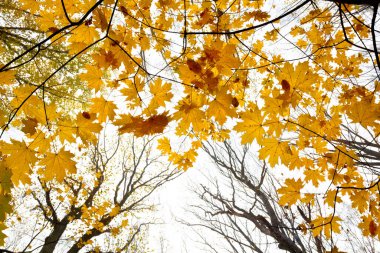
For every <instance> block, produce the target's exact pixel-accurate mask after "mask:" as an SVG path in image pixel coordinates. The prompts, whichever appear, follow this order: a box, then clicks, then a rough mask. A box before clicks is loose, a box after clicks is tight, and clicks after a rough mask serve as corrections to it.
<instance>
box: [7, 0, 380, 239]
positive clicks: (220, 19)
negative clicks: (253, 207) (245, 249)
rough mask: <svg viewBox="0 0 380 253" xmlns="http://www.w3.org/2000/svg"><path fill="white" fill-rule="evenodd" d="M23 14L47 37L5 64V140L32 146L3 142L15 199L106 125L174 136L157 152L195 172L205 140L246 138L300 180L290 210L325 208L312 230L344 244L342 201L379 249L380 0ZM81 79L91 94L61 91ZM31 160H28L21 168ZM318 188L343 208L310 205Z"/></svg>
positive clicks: (227, 2)
mask: <svg viewBox="0 0 380 253" xmlns="http://www.w3.org/2000/svg"><path fill="white" fill-rule="evenodd" d="M12 3H14V4H15V5H16V6H17V7H16V9H18V10H23V11H22V12H17V15H16V14H15V13H14V12H12V11H10V12H6V13H7V15H8V16H9V19H10V20H16V19H17V18H19V16H20V15H28V16H29V15H30V14H32V16H33V17H34V20H35V22H36V24H37V27H38V29H39V30H41V31H43V32H44V33H43V34H42V35H41V38H39V39H38V42H36V43H34V44H33V43H32V44H33V45H28V46H27V49H23V48H20V47H19V49H18V52H17V53H16V54H13V55H12V54H10V56H9V57H5V58H4V59H2V60H1V64H2V66H1V67H0V80H1V82H2V90H1V94H2V97H8V98H10V99H9V100H4V101H5V105H6V108H8V109H7V110H5V109H3V108H2V109H1V112H0V114H1V115H2V116H1V118H3V119H5V120H4V124H3V127H2V134H1V136H2V137H4V136H6V135H10V133H11V131H13V130H14V129H20V130H21V131H22V132H23V133H24V136H23V140H22V141H21V142H20V141H11V142H10V143H9V142H3V143H2V148H1V150H2V151H3V153H4V163H5V164H6V165H4V166H3V169H2V170H3V171H4V170H6V169H5V168H8V170H11V171H12V175H13V176H12V178H11V179H12V180H11V187H13V186H18V185H19V184H20V183H23V184H25V183H28V181H29V175H30V171H31V168H32V167H33V166H45V164H46V161H45V162H44V160H46V158H45V157H44V154H45V153H47V154H50V155H51V154H56V155H59V156H60V155H67V156H68V157H71V155H69V154H67V153H64V150H63V149H59V148H58V149H57V147H61V146H67V145H72V146H74V147H75V148H77V149H79V147H81V148H82V146H84V147H86V146H89V145H92V144H93V143H96V142H97V135H96V134H97V133H98V132H99V131H101V129H102V128H103V127H104V126H105V125H106V124H113V125H115V126H117V127H118V131H119V133H120V134H124V133H133V134H134V135H135V136H137V137H141V136H145V135H153V134H157V133H162V132H164V131H169V130H174V133H175V135H176V136H177V139H173V138H171V137H170V140H169V138H168V137H163V138H162V139H161V140H160V141H159V148H160V149H161V151H162V153H163V154H165V155H167V156H168V159H169V160H170V161H171V162H172V163H173V164H174V165H175V166H177V167H178V168H180V169H183V170H186V169H187V168H189V167H191V166H192V165H193V163H194V162H195V161H196V158H197V154H198V150H199V148H200V147H201V146H202V142H203V141H205V140H209V139H215V140H226V139H228V138H229V137H230V135H231V133H235V132H236V133H238V134H239V135H240V136H241V140H242V143H243V144H248V143H254V144H255V145H258V146H260V150H259V151H258V152H259V158H260V159H261V160H265V161H266V162H267V164H268V165H270V166H271V167H276V165H280V164H281V165H283V166H286V167H287V169H289V170H292V171H299V172H300V173H297V174H294V173H293V174H292V173H289V174H288V175H289V177H288V178H287V179H285V180H283V182H281V185H282V187H281V188H279V194H280V199H279V201H280V204H281V205H283V206H292V205H295V204H297V203H300V202H303V203H304V204H311V205H312V204H313V203H321V205H324V207H325V209H324V210H326V212H325V213H322V214H321V216H320V217H317V218H316V220H314V221H312V222H311V223H307V222H306V223H305V226H306V228H307V229H309V230H313V231H318V229H319V228H321V227H322V226H326V227H328V226H330V225H332V224H335V225H334V232H335V233H339V232H340V231H341V230H340V228H339V224H340V223H339V221H340V220H341V219H342V218H340V217H338V216H337V215H336V210H337V208H339V206H340V205H342V202H339V200H340V199H344V201H345V202H349V203H350V205H351V207H352V208H354V209H357V210H358V212H359V213H360V215H359V216H360V218H361V219H362V220H363V222H362V223H360V224H359V227H360V228H361V230H362V232H363V235H364V236H370V237H375V236H379V234H380V229H379V228H378V227H379V225H378V224H379V222H380V221H379V219H380V218H379V217H380V214H379V207H378V206H377V204H376V203H378V202H379V201H380V198H379V197H380V196H379V193H378V190H377V188H378V185H379V182H380V181H379V178H378V167H377V166H378V161H377V159H378V136H379V122H378V120H379V119H378V115H379V114H378V112H379V97H378V96H379V93H378V92H379V88H378V87H379V86H378V84H379V81H380V80H379V74H378V73H379V66H380V60H379V55H378V49H377V47H378V45H377V42H376V37H377V35H378V33H379V29H378V26H379V23H378V16H377V14H378V3H379V2H378V1H359V0H358V1H355V0H347V1H344V0H339V1H322V0H321V1H317V0H304V1H290V2H289V3H286V4H284V3H283V1H279V2H273V1H264V0H260V1H253V2H252V1H246V0H241V1H235V0H222V1H201V2H194V1H189V2H188V1H176V0H158V1H154V2H151V1H146V0H140V1H133V2H130V1H125V0H115V1H112V0H105V1H103V0H99V1H95V0H86V1H75V0H74V1H57V0H43V1H39V2H38V4H36V2H35V1H31V0H20V1H14V2H12ZM2 15H3V14H2ZM8 16H7V17H8ZM23 25H24V27H23V28H25V27H28V24H27V23H26V24H23ZM3 30H4V28H3V29H2V31H3ZM25 33H26V32H25V29H18V30H17V31H15V34H16V35H18V36H21V35H25ZM54 46H55V47H59V48H63V49H62V50H63V51H66V52H67V54H66V55H65V57H62V61H59V62H58V63H57V65H52V67H51V68H47V69H46V72H43V75H41V77H40V78H39V79H37V80H35V81H36V83H34V84H33V85H32V84H29V83H21V84H19V83H17V82H16V81H17V79H20V78H24V79H28V78H29V76H28V74H29V72H30V66H32V65H34V64H36V62H40V61H41V59H43V53H41V50H42V49H44V50H46V49H52V48H53V47H54ZM44 50H42V51H44ZM6 53H7V51H6ZM77 60H78V62H79V66H78V69H76V71H74V72H73V73H70V74H69V73H67V74H66V72H65V70H66V69H67V68H68V66H69V65H70V64H72V63H73V62H75V61H77ZM83 61H84V62H86V64H85V65H83V64H81V62H83ZM49 66H50V63H49ZM62 73H65V74H64V75H62ZM70 77H77V78H80V80H82V82H83V83H84V85H81V86H78V87H77V86H74V87H69V86H68V85H69V84H67V83H65V82H62V81H64V80H67V78H70ZM33 81H34V80H33ZM60 90H68V91H70V92H72V93H70V94H75V95H76V94H87V96H85V99H84V101H79V102H78V103H76V104H75V109H74V110H73V109H72V107H68V106H64V104H65V103H64V102H65V101H67V98H66V97H64V96H54V94H55V93H54V91H60ZM60 94H62V93H60ZM53 97H54V98H53ZM231 136H235V135H234V134H233V135H231ZM41 139H42V140H44V142H43V143H44V145H43V146H38V147H37V146H35V145H34V143H39V142H40V140H41ZM177 143H180V144H178V145H177ZM74 153H75V152H74V151H72V154H74ZM20 155H22V156H23V157H25V159H23V160H22V161H18V160H15V159H14V158H15V157H17V156H20ZM283 166H278V167H277V168H275V169H277V170H279V171H281V170H282V168H283ZM70 169H73V168H72V167H70V166H65V168H62V170H61V172H65V171H69V170H70ZM46 171H48V170H42V171H41V176H45V177H46V175H44V173H45V172H46ZM51 178H52V179H53V178H56V179H57V178H58V175H57V174H56V172H54V173H52V174H51ZM59 178H61V179H62V180H63V178H65V173H63V174H59ZM8 184H9V181H8ZM310 186H313V187H315V188H317V189H316V190H315V191H314V192H323V193H325V194H328V195H329V196H330V195H332V196H334V201H332V202H331V201H326V199H324V198H323V196H324V195H318V194H311V193H309V187H310ZM4 187H5V186H4ZM7 187H8V188H9V186H7ZM295 187H296V188H295ZM5 188H6V187H5ZM294 191H296V192H298V193H297V194H294V195H292V197H290V193H291V192H294ZM309 194H311V195H309ZM3 196H4V197H3V198H4V200H2V201H1V202H2V203H8V200H7V198H6V197H5V196H7V195H3ZM305 196H309V197H308V198H305ZM346 199H347V200H346ZM317 200H318V201H317ZM4 215H5V214H4V213H3V214H2V215H1V216H0V218H1V217H4ZM317 224H318V225H317ZM319 225H320V226H319ZM323 231H328V230H323ZM325 233H327V232H325ZM325 236H327V235H326V234H325Z"/></svg>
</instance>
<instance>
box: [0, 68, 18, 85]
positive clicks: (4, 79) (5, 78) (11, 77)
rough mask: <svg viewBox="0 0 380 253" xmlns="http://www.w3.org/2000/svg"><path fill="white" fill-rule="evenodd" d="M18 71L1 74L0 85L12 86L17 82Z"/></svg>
mask: <svg viewBox="0 0 380 253" xmlns="http://www.w3.org/2000/svg"><path fill="white" fill-rule="evenodd" d="M15 75H16V71H14V70H8V71H4V72H0V85H10V84H13V83H14V82H15Z"/></svg>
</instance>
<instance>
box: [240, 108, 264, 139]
mask: <svg viewBox="0 0 380 253" xmlns="http://www.w3.org/2000/svg"><path fill="white" fill-rule="evenodd" d="M249 107H250V109H249V110H247V111H245V112H243V113H241V115H240V119H241V120H242V121H240V122H238V123H237V124H236V126H235V127H234V130H235V131H237V132H241V133H243V134H242V137H241V143H242V144H248V143H252V141H253V140H256V141H257V143H259V144H261V143H262V140H263V137H264V134H265V130H264V127H263V122H264V117H263V116H262V114H261V112H260V110H259V109H258V107H257V106H255V105H253V104H250V105H249Z"/></svg>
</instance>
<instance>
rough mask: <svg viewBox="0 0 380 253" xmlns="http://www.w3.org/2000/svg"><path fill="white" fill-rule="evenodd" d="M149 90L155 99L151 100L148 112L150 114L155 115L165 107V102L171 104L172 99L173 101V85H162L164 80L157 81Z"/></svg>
mask: <svg viewBox="0 0 380 253" xmlns="http://www.w3.org/2000/svg"><path fill="white" fill-rule="evenodd" d="M149 89H150V93H152V95H153V97H152V99H151V100H150V103H149V106H148V108H147V110H148V111H149V113H150V114H155V113H157V109H158V108H159V107H160V106H162V107H165V102H169V101H170V99H172V97H173V93H172V92H171V90H172V85H171V84H170V83H164V84H162V80H161V79H157V80H156V81H155V82H153V83H151V84H150V86H149Z"/></svg>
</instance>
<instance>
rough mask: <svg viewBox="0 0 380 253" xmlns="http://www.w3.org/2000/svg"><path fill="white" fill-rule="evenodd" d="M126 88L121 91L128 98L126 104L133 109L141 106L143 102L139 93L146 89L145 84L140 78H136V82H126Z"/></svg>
mask: <svg viewBox="0 0 380 253" xmlns="http://www.w3.org/2000/svg"><path fill="white" fill-rule="evenodd" d="M124 83H125V85H126V87H125V88H123V89H121V90H120V92H121V93H122V94H123V95H124V96H126V97H127V99H126V102H127V104H128V106H129V107H131V108H132V109H133V108H135V107H136V106H140V105H141V103H142V101H141V98H140V95H139V93H140V92H141V91H142V90H143V89H144V87H145V83H144V82H143V81H142V80H140V79H139V78H135V81H134V82H132V81H131V80H126V81H124Z"/></svg>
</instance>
